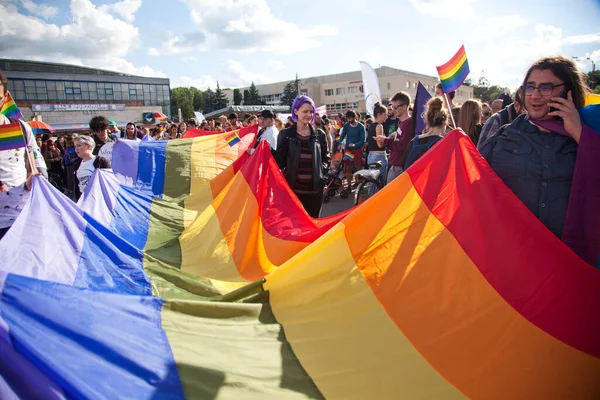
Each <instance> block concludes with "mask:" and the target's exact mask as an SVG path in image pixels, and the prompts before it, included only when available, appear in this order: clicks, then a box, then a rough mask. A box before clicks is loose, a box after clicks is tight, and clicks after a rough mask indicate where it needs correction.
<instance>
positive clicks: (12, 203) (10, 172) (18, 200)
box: [0, 72, 45, 239]
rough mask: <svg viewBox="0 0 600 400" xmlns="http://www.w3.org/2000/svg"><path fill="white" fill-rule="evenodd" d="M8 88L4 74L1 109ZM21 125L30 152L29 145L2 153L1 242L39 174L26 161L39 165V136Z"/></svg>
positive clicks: (3, 118)
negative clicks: (36, 138)
mask: <svg viewBox="0 0 600 400" xmlns="http://www.w3.org/2000/svg"><path fill="white" fill-rule="evenodd" d="M7 85H8V79H7V78H6V76H5V75H4V74H2V72H0V108H1V107H2V105H3V104H4V99H5V96H6V91H7ZM10 123H12V122H11V120H9V119H8V117H6V116H4V115H3V114H0V125H4V124H10ZM19 125H20V127H21V130H22V132H23V134H24V136H25V143H26V144H27V152H26V151H25V143H23V147H21V148H18V149H12V150H0V239H1V238H2V237H3V236H4V235H5V234H6V232H7V231H8V229H9V228H10V227H11V226H12V224H13V223H14V222H15V219H17V217H18V216H19V214H20V213H21V210H22V209H23V207H24V206H25V203H27V200H29V193H30V192H29V191H30V190H31V178H32V177H33V175H34V172H35V171H31V168H30V167H29V164H28V163H27V161H26V159H25V157H26V156H27V157H29V160H30V162H31V163H34V164H37V162H36V160H35V157H34V154H35V153H36V152H38V153H39V148H38V146H37V143H36V142H35V136H34V135H33V132H32V131H31V128H30V127H29V125H27V124H26V123H24V122H22V121H19ZM40 158H41V157H40ZM42 160H43V158H42ZM39 165H40V166H44V167H45V164H42V163H40V164H39Z"/></svg>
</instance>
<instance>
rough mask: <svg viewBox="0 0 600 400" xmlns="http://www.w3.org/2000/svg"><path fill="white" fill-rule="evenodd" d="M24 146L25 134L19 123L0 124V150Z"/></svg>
mask: <svg viewBox="0 0 600 400" xmlns="http://www.w3.org/2000/svg"><path fill="white" fill-rule="evenodd" d="M20 147H25V136H24V135H23V130H22V129H21V124H20V123H18V122H15V123H14V124H5V125H0V150H12V149H18V148H20Z"/></svg>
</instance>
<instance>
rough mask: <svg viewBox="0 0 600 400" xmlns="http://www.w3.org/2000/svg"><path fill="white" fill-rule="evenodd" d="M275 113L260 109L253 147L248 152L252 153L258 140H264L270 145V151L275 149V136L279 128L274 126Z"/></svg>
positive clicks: (277, 134) (258, 142)
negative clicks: (258, 127)
mask: <svg viewBox="0 0 600 400" xmlns="http://www.w3.org/2000/svg"><path fill="white" fill-rule="evenodd" d="M274 120H275V115H274V114H273V112H272V111H271V110H262V111H261V113H260V115H259V116H258V121H259V122H258V123H259V126H260V129H259V130H258V135H257V137H256V142H255V143H254V147H253V148H252V149H249V153H250V154H252V153H254V150H255V149H256V148H257V147H258V145H259V144H260V142H262V141H263V140H266V141H267V142H268V143H269V145H270V146H271V150H272V151H276V150H277V136H279V130H278V129H277V128H276V127H275V126H274V122H275V121H274Z"/></svg>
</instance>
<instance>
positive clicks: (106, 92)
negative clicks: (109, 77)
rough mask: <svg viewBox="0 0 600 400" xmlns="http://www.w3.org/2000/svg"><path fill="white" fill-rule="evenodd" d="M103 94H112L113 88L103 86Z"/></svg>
mask: <svg viewBox="0 0 600 400" xmlns="http://www.w3.org/2000/svg"><path fill="white" fill-rule="evenodd" d="M104 94H105V95H107V96H112V95H113V89H112V88H104Z"/></svg>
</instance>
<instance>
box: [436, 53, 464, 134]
mask: <svg viewBox="0 0 600 400" xmlns="http://www.w3.org/2000/svg"><path fill="white" fill-rule="evenodd" d="M436 68H437V71H438V75H439V76H440V82H441V84H442V90H443V91H444V96H445V97H446V104H450V102H449V101H448V93H450V92H453V91H455V90H456V89H458V88H459V87H460V85H462V83H463V82H464V81H465V79H466V78H467V75H469V72H471V71H470V70H469V61H468V60H467V52H466V51H465V45H464V44H463V45H462V46H460V49H458V51H457V52H456V54H455V55H454V57H452V58H451V59H450V61H448V62H447V63H446V64H444V65H441V66H439V67H436ZM450 117H451V118H452V123H453V124H454V126H456V121H454V116H453V115H452V113H450Z"/></svg>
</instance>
